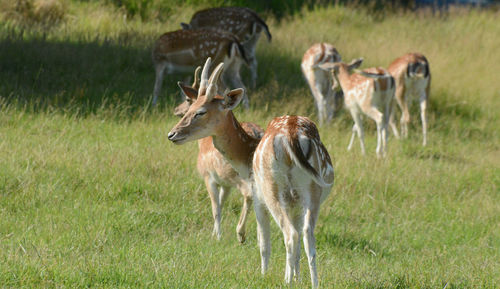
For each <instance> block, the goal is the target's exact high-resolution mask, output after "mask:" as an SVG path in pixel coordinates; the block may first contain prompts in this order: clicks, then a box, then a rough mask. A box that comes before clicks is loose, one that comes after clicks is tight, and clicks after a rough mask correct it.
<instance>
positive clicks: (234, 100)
mask: <svg viewBox="0 0 500 289" xmlns="http://www.w3.org/2000/svg"><path fill="white" fill-rule="evenodd" d="M243 95H245V90H244V89H243V88H236V89H233V90H231V91H229V92H227V93H226V95H225V96H224V102H223V104H222V106H223V108H224V109H228V110H233V109H234V108H235V107H237V106H238V104H240V102H241V100H242V99H243Z"/></svg>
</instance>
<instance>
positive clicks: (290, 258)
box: [283, 222, 299, 284]
mask: <svg viewBox="0 0 500 289" xmlns="http://www.w3.org/2000/svg"><path fill="white" fill-rule="evenodd" d="M283 237H284V239H285V247H286V269H285V282H286V283H288V284H289V283H291V282H292V279H293V274H294V272H295V263H296V261H297V258H296V254H297V247H298V243H299V233H298V232H297V230H296V229H295V228H294V226H293V225H292V224H290V223H288V222H287V224H286V225H285V226H284V227H283Z"/></svg>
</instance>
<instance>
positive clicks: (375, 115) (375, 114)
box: [366, 107, 384, 157]
mask: <svg viewBox="0 0 500 289" xmlns="http://www.w3.org/2000/svg"><path fill="white" fill-rule="evenodd" d="M366 114H367V115H368V116H369V117H370V118H371V119H373V120H374V121H375V123H376V124H377V149H376V152H377V157H381V156H382V150H383V143H382V129H383V122H384V115H383V114H382V113H381V112H380V111H379V110H378V109H376V108H375V107H372V108H371V109H369V110H368V111H366Z"/></svg>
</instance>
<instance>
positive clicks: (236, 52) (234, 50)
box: [229, 42, 242, 58]
mask: <svg viewBox="0 0 500 289" xmlns="http://www.w3.org/2000/svg"><path fill="white" fill-rule="evenodd" d="M241 56H242V55H241V51H240V48H239V47H238V43H236V42H233V43H231V49H230V50H229V57H230V58H234V57H241Z"/></svg>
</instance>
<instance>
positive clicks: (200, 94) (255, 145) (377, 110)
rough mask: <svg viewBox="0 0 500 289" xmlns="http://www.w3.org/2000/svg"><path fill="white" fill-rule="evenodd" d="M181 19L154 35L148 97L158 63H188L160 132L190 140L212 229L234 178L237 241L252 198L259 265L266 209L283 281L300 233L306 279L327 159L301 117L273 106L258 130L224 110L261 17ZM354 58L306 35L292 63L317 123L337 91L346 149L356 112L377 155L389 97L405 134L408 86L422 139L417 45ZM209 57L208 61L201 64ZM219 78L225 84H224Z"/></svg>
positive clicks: (423, 85)
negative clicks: (373, 127)
mask: <svg viewBox="0 0 500 289" xmlns="http://www.w3.org/2000/svg"><path fill="white" fill-rule="evenodd" d="M182 28H183V29H182V30H177V31H174V32H169V33H166V34H164V35H162V36H161V37H160V38H159V39H158V41H157V42H156V43H155V45H154V48H153V62H154V66H155V71H156V82H155V87H154V97H153V104H155V103H156V102H157V99H158V95H159V93H160V88H161V83H162V79H163V74H164V71H165V70H166V71H167V73H172V72H176V71H192V69H193V68H195V67H196V66H198V67H197V68H196V70H195V77H194V83H193V84H192V85H191V86H189V85H184V84H183V83H181V82H179V83H178V84H179V87H180V89H181V91H182V93H183V95H184V96H185V101H184V103H182V104H181V105H179V106H178V107H177V108H176V109H175V114H176V115H177V116H181V117H182V118H181V120H180V121H179V122H178V123H177V125H175V126H174V128H172V130H171V131H170V132H169V133H168V139H169V140H170V141H172V142H173V143H175V144H183V143H186V142H188V141H193V140H198V145H199V154H198V163H197V167H198V171H199V173H200V174H201V175H202V177H203V178H204V180H205V184H206V187H207V190H208V192H209V196H210V200H211V203H212V214H213V219H214V229H213V234H214V235H215V236H216V237H217V239H219V238H220V236H221V229H220V221H221V207H222V205H223V203H224V200H225V198H226V197H227V195H228V192H229V190H230V188H231V187H237V188H238V189H239V190H240V191H241V193H242V195H243V199H244V203H243V208H242V212H241V216H240V220H239V222H238V225H237V229H236V231H237V237H238V240H239V241H240V242H244V241H245V224H246V220H247V216H248V212H249V209H250V204H251V203H252V200H253V203H254V210H255V213H256V219H257V237H258V243H259V247H260V255H261V270H262V273H263V274H264V273H265V272H266V271H267V268H268V263H269V257H270V250H271V244H270V217H269V214H271V216H272V217H273V218H274V220H275V221H276V223H277V224H278V225H279V227H280V228H281V230H282V232H283V236H284V241H285V247H286V271H285V281H286V282H287V283H289V282H291V281H292V279H293V278H294V276H295V278H298V276H299V263H300V262H299V261H300V239H301V238H302V236H303V242H304V247H305V251H306V255H307V259H308V264H309V270H310V275H311V283H312V286H313V287H314V288H316V287H317V286H318V277H317V270H316V249H315V238H314V228H315V225H316V222H317V219H318V215H319V207H320V204H321V203H322V202H323V201H324V200H325V198H326V197H327V196H328V194H329V193H330V190H331V187H332V185H333V181H334V169H333V166H332V162H331V160H330V156H329V154H328V151H327V150H326V148H325V147H324V145H323V144H322V142H321V139H320V136H319V133H318V129H317V127H316V125H315V124H314V123H313V122H312V121H311V120H310V119H308V118H307V117H303V116H281V117H277V118H275V119H273V120H272V121H271V122H270V123H269V125H268V126H267V128H266V130H262V129H261V128H260V127H259V126H258V125H256V124H253V123H240V122H239V121H238V120H237V119H236V118H235V116H234V114H233V112H232V110H233V109H234V108H236V107H237V106H238V105H239V103H240V102H243V104H244V106H245V107H248V97H247V95H246V90H245V89H244V86H243V83H242V81H241V78H240V74H239V70H240V67H241V65H242V64H247V65H248V66H249V68H250V71H251V80H252V86H255V82H256V79H257V60H256V58H255V47H256V44H257V41H258V39H259V36H260V34H261V32H262V31H264V32H265V34H266V35H267V38H268V40H269V41H270V40H271V34H270V33H269V29H268V27H267V25H266V24H265V22H264V21H263V20H262V19H261V18H260V17H259V16H258V15H257V14H256V13H255V12H254V11H252V10H250V9H248V8H237V7H222V8H212V9H207V10H202V11H199V12H197V13H195V14H194V15H193V17H192V19H191V22H190V23H189V24H184V23H183V24H182ZM205 60H206V62H205ZM362 61H363V59H362V58H360V59H355V60H353V61H351V62H350V63H349V64H346V63H344V62H342V61H341V56H340V55H339V53H338V52H337V50H336V49H335V48H334V47H333V46H332V45H330V44H327V43H319V44H315V45H313V46H312V47H311V48H309V49H308V50H307V51H306V53H305V54H304V57H303V59H302V64H301V68H302V71H303V74H304V76H305V78H306V80H307V82H308V84H309V86H310V89H311V92H312V94H313V96H314V99H315V101H316V105H317V109H318V117H319V121H320V124H323V123H325V122H326V121H329V120H331V119H332V117H333V116H334V114H335V113H336V112H337V111H338V110H339V108H340V106H341V103H342V101H343V102H344V103H345V106H346V107H347V108H348V109H349V111H350V113H351V115H352V117H353V119H354V126H353V128H352V137H351V140H350V143H349V146H348V149H351V148H352V145H353V142H354V138H355V134H357V135H358V137H359V139H360V143H361V151H362V153H363V154H364V152H365V148H364V139H363V127H362V121H361V115H362V113H363V114H366V115H367V116H368V117H370V118H372V119H373V120H374V121H375V122H376V124H377V149H376V152H377V156H385V154H386V142H387V134H388V133H387V127H388V125H390V126H391V128H392V130H393V133H394V135H395V136H396V137H399V133H398V130H397V128H396V125H395V124H394V120H393V106H394V99H395V100H396V102H397V103H398V105H399V107H400V108H401V110H402V117H401V134H402V135H403V137H406V136H407V134H408V122H409V119H410V118H409V111H408V105H409V103H410V101H411V99H412V97H414V96H416V97H418V98H419V100H420V109H421V119H422V128H423V145H425V144H426V112H425V110H426V106H427V99H428V95H429V87H430V78H431V76H430V71H429V64H428V62H427V59H426V58H425V57H424V56H423V55H422V54H419V53H409V54H406V55H404V56H402V57H400V58H398V59H396V60H395V61H394V62H393V63H391V64H390V65H389V67H388V69H387V70H386V69H384V68H380V67H378V68H368V69H364V70H358V67H359V66H360V65H361V63H362ZM203 62H205V64H204V66H203V69H202V67H201V64H203ZM212 62H213V63H216V64H218V65H217V66H216V68H215V69H213V71H212V72H211V73H210V71H211V64H212ZM200 71H201V77H200V76H199V73H200ZM352 72H354V73H352ZM226 83H227V84H226ZM228 86H230V87H233V88H234V89H233V90H227V89H226V87H228Z"/></svg>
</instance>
